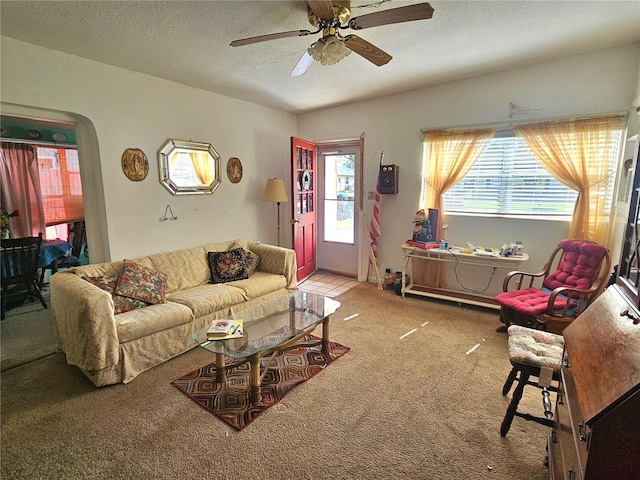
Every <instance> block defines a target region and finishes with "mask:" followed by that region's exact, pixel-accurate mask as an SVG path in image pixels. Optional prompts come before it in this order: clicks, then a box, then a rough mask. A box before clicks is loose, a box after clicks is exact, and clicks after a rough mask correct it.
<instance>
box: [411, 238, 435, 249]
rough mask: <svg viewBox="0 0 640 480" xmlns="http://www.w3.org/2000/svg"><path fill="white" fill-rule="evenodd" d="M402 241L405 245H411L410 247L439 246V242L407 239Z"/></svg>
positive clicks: (425, 247)
mask: <svg viewBox="0 0 640 480" xmlns="http://www.w3.org/2000/svg"><path fill="white" fill-rule="evenodd" d="M404 243H406V244H407V245H411V246H412V247H418V248H424V249H425V250H426V249H427V248H440V244H439V243H437V242H432V243H424V242H414V241H413V240H407V241H406V242H404Z"/></svg>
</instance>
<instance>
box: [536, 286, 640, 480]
mask: <svg viewBox="0 0 640 480" xmlns="http://www.w3.org/2000/svg"><path fill="white" fill-rule="evenodd" d="M624 312H627V313H628V315H630V316H631V317H633V318H630V317H629V316H628V315H627V314H625V313H624ZM621 313H622V315H621ZM634 318H635V319H638V320H640V312H638V309H636V308H635V307H634V306H633V305H632V304H631V303H630V302H629V300H628V298H627V297H626V296H625V295H624V294H623V293H622V292H621V290H620V288H619V287H618V286H617V285H613V286H610V287H609V288H608V289H607V290H605V292H604V293H603V294H602V295H601V296H600V297H598V299H597V300H596V301H595V302H594V303H593V305H591V306H590V307H589V308H588V309H587V310H586V311H585V312H584V313H583V314H582V315H580V316H579V317H578V318H577V319H576V320H575V321H573V322H572V323H571V325H569V326H568V327H567V328H566V329H565V330H564V332H563V336H564V339H565V352H564V359H563V366H562V370H561V384H560V390H559V392H558V396H557V400H556V411H555V420H554V422H555V426H554V428H553V431H552V434H551V436H550V437H549V441H548V451H549V473H550V478H551V479H564V480H622V479H628V480H632V479H633V480H637V479H640V323H638V324H634Z"/></svg>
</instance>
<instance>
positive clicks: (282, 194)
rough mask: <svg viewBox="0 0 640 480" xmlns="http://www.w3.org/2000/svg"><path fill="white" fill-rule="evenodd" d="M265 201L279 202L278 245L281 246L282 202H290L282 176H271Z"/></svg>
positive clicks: (266, 187)
mask: <svg viewBox="0 0 640 480" xmlns="http://www.w3.org/2000/svg"><path fill="white" fill-rule="evenodd" d="M262 201H263V202H273V203H276V204H278V207H277V208H278V246H280V203H281V202H288V201H289V198H288V197H287V190H286V188H285V187H284V180H283V179H281V178H269V179H267V184H266V185H265V186H264V192H263V193H262Z"/></svg>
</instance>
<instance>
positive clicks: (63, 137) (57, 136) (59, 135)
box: [51, 133, 69, 142]
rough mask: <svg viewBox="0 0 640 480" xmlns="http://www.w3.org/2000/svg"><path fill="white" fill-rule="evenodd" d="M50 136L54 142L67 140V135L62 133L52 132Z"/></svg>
mask: <svg viewBox="0 0 640 480" xmlns="http://www.w3.org/2000/svg"><path fill="white" fill-rule="evenodd" d="M51 138H53V140H54V141H56V142H66V141H67V140H69V137H67V136H66V135H65V134H64V133H54V134H53V135H52V136H51Z"/></svg>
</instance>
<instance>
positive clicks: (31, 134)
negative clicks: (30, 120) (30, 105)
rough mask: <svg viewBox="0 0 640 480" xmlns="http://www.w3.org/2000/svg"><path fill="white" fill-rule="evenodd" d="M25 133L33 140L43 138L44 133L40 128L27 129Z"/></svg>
mask: <svg viewBox="0 0 640 480" xmlns="http://www.w3.org/2000/svg"><path fill="white" fill-rule="evenodd" d="M24 134H25V136H26V137H27V138H30V139H32V140H40V139H41V138H42V133H40V132H39V131H38V130H25V132H24Z"/></svg>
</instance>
